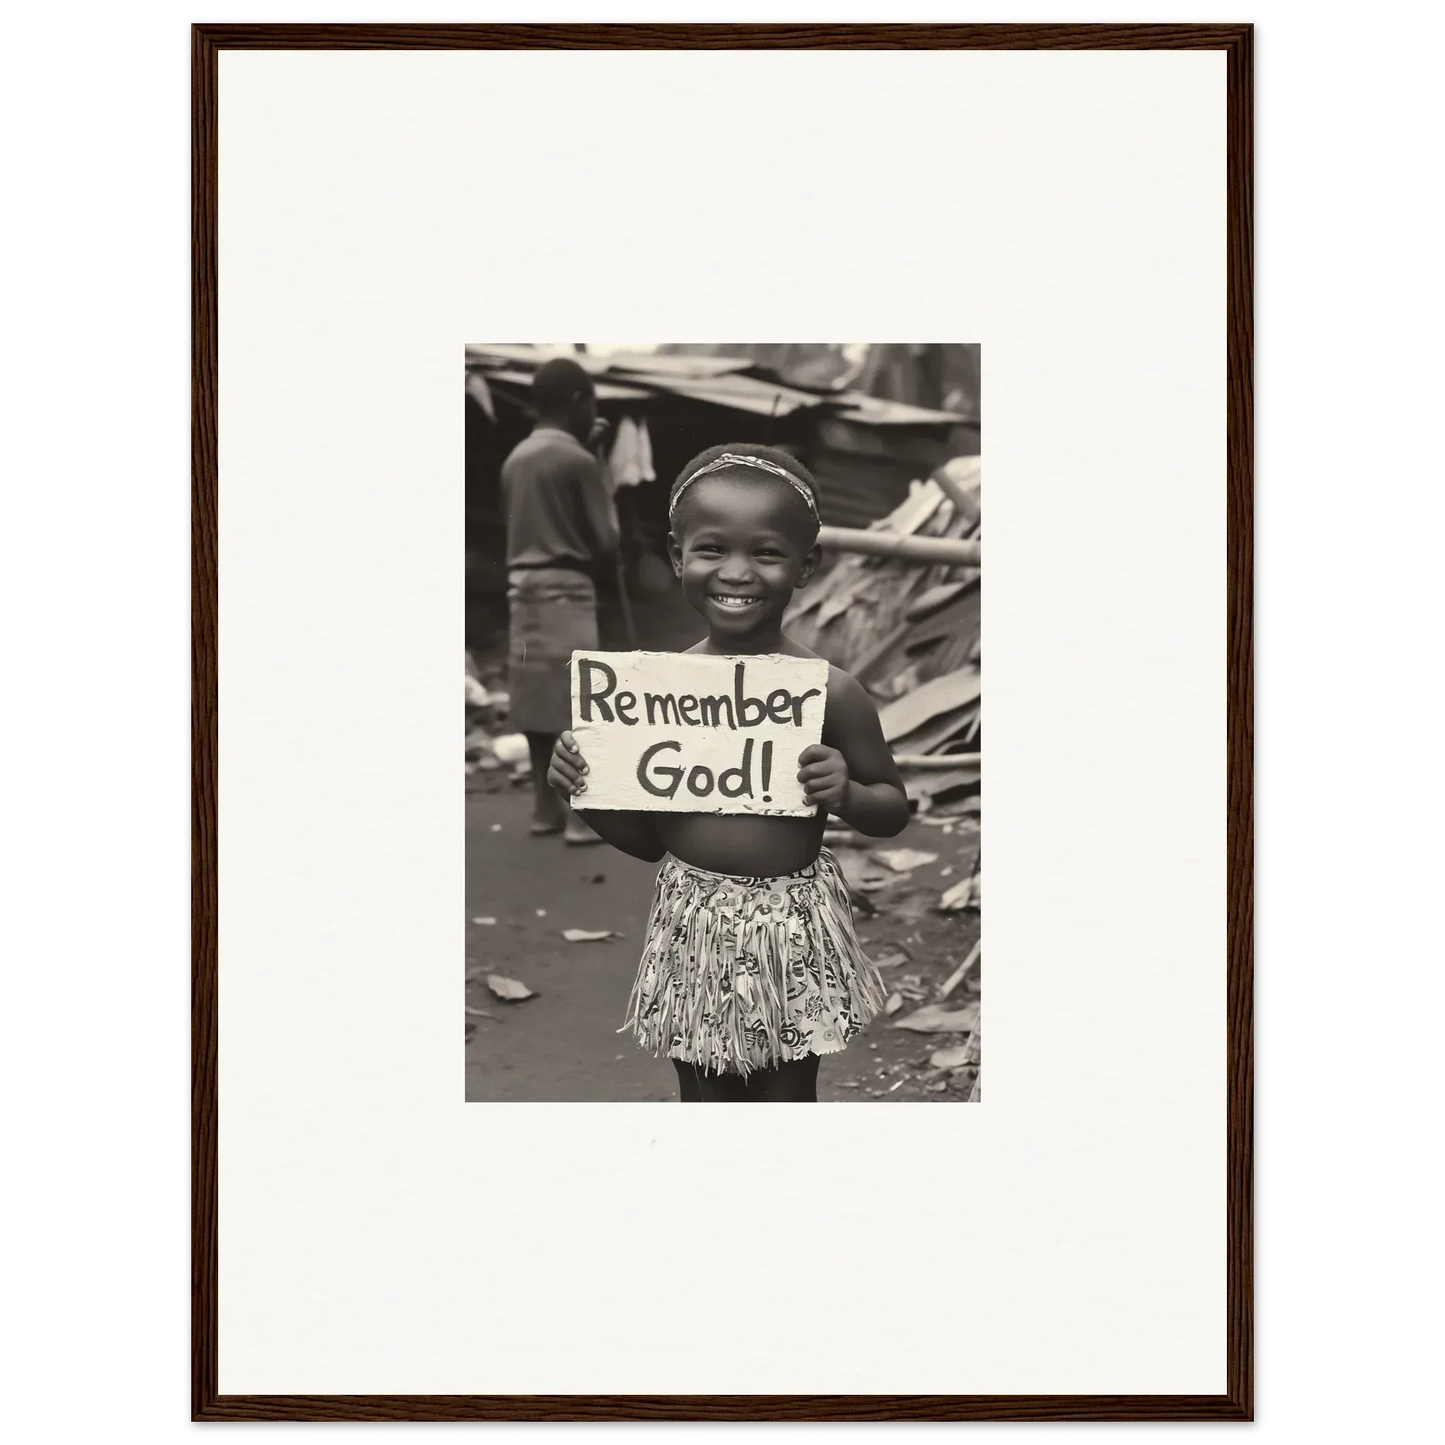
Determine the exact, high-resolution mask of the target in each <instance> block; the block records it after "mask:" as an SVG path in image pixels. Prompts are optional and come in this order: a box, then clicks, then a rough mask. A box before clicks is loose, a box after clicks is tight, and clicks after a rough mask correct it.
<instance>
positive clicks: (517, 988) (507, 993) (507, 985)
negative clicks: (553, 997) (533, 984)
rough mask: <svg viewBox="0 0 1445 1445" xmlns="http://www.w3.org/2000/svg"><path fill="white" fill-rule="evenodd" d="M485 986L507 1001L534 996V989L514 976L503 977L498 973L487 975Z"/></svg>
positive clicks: (516, 1000)
mask: <svg viewBox="0 0 1445 1445" xmlns="http://www.w3.org/2000/svg"><path fill="white" fill-rule="evenodd" d="M487 987H488V988H489V989H491V991H492V992H493V993H494V994H496V996H497V997H498V998H500V999H505V1000H506V1001H507V1002H508V1003H520V1002H521V1001H522V1000H523V999H524V998H535V997H536V996H537V995H536V990H535V989H530V988H528V987H527V985H526V984H525V983H521V982H519V981H518V980H517V979H515V978H503V977H502V975H501V974H499V973H489V974H488V975H487Z"/></svg>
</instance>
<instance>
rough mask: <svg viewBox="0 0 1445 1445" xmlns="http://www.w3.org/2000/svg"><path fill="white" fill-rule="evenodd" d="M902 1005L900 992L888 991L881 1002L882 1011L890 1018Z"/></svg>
mask: <svg viewBox="0 0 1445 1445" xmlns="http://www.w3.org/2000/svg"><path fill="white" fill-rule="evenodd" d="M902 1007H903V995H902V994H901V993H890V994H889V995H888V997H887V999H886V1000H885V1001H884V1004H883V1012H884V1013H886V1014H887V1015H888V1016H889V1017H890V1018H892V1017H893V1015H894V1014H896V1013H897V1012H898V1010H899V1009H901V1008H902Z"/></svg>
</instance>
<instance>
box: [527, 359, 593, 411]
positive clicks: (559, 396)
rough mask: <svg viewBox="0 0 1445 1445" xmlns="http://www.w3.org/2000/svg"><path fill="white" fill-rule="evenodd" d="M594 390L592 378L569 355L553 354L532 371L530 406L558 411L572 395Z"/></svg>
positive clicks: (582, 394)
mask: <svg viewBox="0 0 1445 1445" xmlns="http://www.w3.org/2000/svg"><path fill="white" fill-rule="evenodd" d="M594 390H595V388H594V387H593V385H592V378H591V377H590V376H588V375H587V373H586V372H585V371H583V369H582V368H581V367H580V366H579V365H578V364H577V363H576V362H575V361H573V360H572V358H571V357H570V356H554V357H552V358H551V360H550V361H544V362H543V363H542V364H541V366H539V367H538V368H537V370H536V371H535V372H534V373H533V376H532V406H533V407H534V408H535V409H536V410H537V411H539V412H554V411H559V410H561V408H563V407H565V406H566V405H567V404H568V403H569V402H570V401H571V400H572V398H573V397H574V396H585V395H586V394H587V393H588V392H591V391H594Z"/></svg>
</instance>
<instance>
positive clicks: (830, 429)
mask: <svg viewBox="0 0 1445 1445" xmlns="http://www.w3.org/2000/svg"><path fill="white" fill-rule="evenodd" d="M550 354H555V353H554V352H549V351H546V350H544V349H542V348H538V347H532V346H523V345H500V344H498V345H474V346H468V347H467V349H466V382H467V384H466V489H467V492H466V502H467V562H468V582H467V591H468V612H469V625H468V632H469V634H471V633H473V631H474V630H475V629H474V628H473V626H472V622H471V618H472V615H473V614H486V613H488V612H490V611H494V610H495V607H496V603H497V601H498V600H499V599H500V597H501V595H502V594H503V593H504V592H505V589H506V582H505V567H504V556H505V533H506V528H505V522H504V520H503V518H502V515H501V507H500V487H499V477H500V469H501V464H502V461H503V459H504V458H505V457H506V456H507V454H508V452H510V451H511V449H512V448H513V447H514V446H515V445H516V444H517V442H519V441H520V440H521V439H522V438H523V437H524V436H525V435H526V434H527V432H528V431H529V430H530V429H531V426H532V421H533V417H532V414H531V410H530V407H529V406H528V400H527V398H528V391H529V388H530V386H531V380H532V374H533V372H534V371H535V370H536V368H537V367H538V366H539V365H540V364H541V362H542V361H544V360H546V359H547V356H548V355H550ZM575 359H576V360H577V361H578V362H580V363H581V364H582V365H583V366H584V367H586V368H587V370H588V371H589V372H590V373H591V374H592V376H593V378H594V381H595V383H596V386H597V400H598V410H599V412H600V413H601V414H602V415H603V416H605V417H607V418H608V419H609V420H610V421H612V422H613V424H614V432H615V431H616V429H617V428H618V427H620V426H621V424H622V422H623V420H624V419H626V418H630V419H632V420H634V421H645V423H646V430H647V435H648V438H649V440H650V445H651V461H652V469H653V471H654V472H655V474H656V479H655V480H653V481H643V482H640V483H639V484H637V485H634V486H625V487H622V488H620V489H619V491H618V493H617V503H618V512H619V516H620V519H621V522H622V529H623V537H624V542H623V553H624V563H625V565H626V567H627V569H628V572H629V574H630V575H634V576H635V575H637V572H638V569H639V568H643V569H645V568H646V567H647V566H648V565H649V564H648V561H647V559H648V557H651V558H654V559H656V558H661V557H662V556H663V555H664V548H663V543H664V539H665V537H666V535H667V494H668V490H669V488H670V487H671V484H672V481H673V478H674V477H675V476H676V475H677V472H678V470H679V469H680V468H681V467H682V466H683V464H684V463H686V462H687V460H688V459H689V458H690V457H692V456H694V455H696V454H697V453H698V452H699V451H701V450H702V449H703V448H704V447H709V446H714V445H717V444H719V443H722V442H730V441H752V442H763V443H767V444H769V445H773V446H780V447H785V448H787V449H788V450H790V451H792V452H793V453H794V454H795V455H796V456H798V457H799V459H800V460H802V461H803V462H804V463H805V465H807V466H808V467H809V468H810V469H811V470H812V472H813V474H814V476H815V477H816V478H817V480H818V485H819V488H820V491H821V494H822V517H823V521H824V522H826V523H829V524H831V525H835V526H849V527H863V526H867V525H868V524H869V523H870V522H873V521H875V520H877V519H878V518H880V517H883V516H886V515H887V514H888V513H889V512H891V511H892V510H893V509H894V508H895V507H897V506H898V504H899V503H900V502H901V501H902V500H903V498H904V497H905V496H907V494H908V488H909V484H910V483H911V482H913V481H915V480H917V479H918V478H920V477H926V476H928V475H929V474H930V473H931V472H932V471H933V470H934V469H935V468H936V467H938V466H940V465H941V464H942V463H943V462H945V461H947V460H948V459H949V458H950V457H954V456H960V455H976V454H977V453H978V450H979V421H978V348H977V347H976V346H944V345H922V346H909V345H892V344H875V345H868V346H864V347H844V346H839V345H821V344H820V345H797V344H790V345H776V344H767V343H760V344H756V345H752V344H747V343H735V344H720V345H706V346H701V345H687V344H683V345H673V346H666V347H662V348H661V349H660V350H659V351H656V352H642V353H635V354H623V353H615V354H605V355H593V354H589V353H587V352H585V351H581V352H578V353H577V355H576V357H575ZM945 401H946V402H948V405H947V406H944V405H942V403H943V402H945ZM479 620H480V618H479ZM483 630H485V628H483Z"/></svg>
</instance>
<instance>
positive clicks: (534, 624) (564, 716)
mask: <svg viewBox="0 0 1445 1445" xmlns="http://www.w3.org/2000/svg"><path fill="white" fill-rule="evenodd" d="M532 407H533V409H534V410H535V411H536V413H537V424H536V426H535V427H534V428H533V429H532V433H531V435H530V436H528V437H527V438H526V439H525V440H523V441H521V442H519V443H518V444H517V446H516V447H515V448H514V449H513V451H512V453H511V455H510V456H508V458H507V460H506V461H505V462H504V463H503V464H502V506H503V509H504V511H505V513H506V518H507V584H508V588H507V601H508V603H509V606H510V611H511V638H510V653H509V659H508V660H509V665H510V666H509V671H510V687H511V710H510V723H511V726H512V727H513V728H515V729H516V730H517V731H518V732H521V733H525V734H526V737H527V746H528V748H529V750H530V752H531V757H532V786H533V789H534V792H535V802H534V806H533V812H532V832H533V834H534V835H536V836H538V837H541V836H546V835H549V834H554V833H562V834H563V835H564V837H565V839H566V841H567V842H568V843H571V844H578V845H580V844H586V843H598V842H600V841H601V839H600V838H598V836H597V834H596V833H594V832H593V831H592V829H591V828H590V827H588V825H587V824H586V823H585V822H584V821H583V820H582V819H581V818H580V817H578V816H577V814H575V813H574V812H573V811H572V809H571V807H570V805H569V803H568V802H567V800H566V799H564V798H563V797H562V796H561V795H560V794H558V793H556V792H554V791H553V789H552V788H551V787H550V786H549V785H548V783H547V767H548V763H549V761H550V759H551V755H552V748H553V745H554V744H555V743H556V741H557V736H558V734H560V733H562V732H565V731H566V730H567V729H568V728H570V727H571V726H572V683H571V672H570V664H571V661H572V652H573V650H574V649H575V648H595V647H596V646H597V586H596V583H597V579H598V578H599V577H602V576H604V575H606V574H607V572H608V570H609V568H610V564H611V559H612V557H613V554H615V553H616V551H617V545H618V527H617V512H616V509H615V507H614V506H613V503H612V497H611V495H610V494H609V492H608V489H607V486H606V484H605V482H604V480H603V473H602V467H601V464H600V463H599V462H598V460H597V458H596V457H595V456H594V455H593V454H592V452H591V451H590V450H589V447H592V446H596V445H597V444H598V443H599V442H600V441H601V440H602V437H603V435H604V434H605V432H606V427H607V423H606V422H604V421H600V420H599V419H598V416H597V393H596V390H595V389H594V387H593V385H592V378H591V377H590V376H588V374H587V373H586V372H585V371H584V370H583V369H582V367H580V366H579V365H578V364H577V363H576V362H575V361H572V360H569V359H568V358H566V357H555V358H554V359H552V360H551V361H547V362H544V363H543V364H542V365H541V366H540V367H538V368H537V373H536V375H535V376H534V377H533V378H532Z"/></svg>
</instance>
